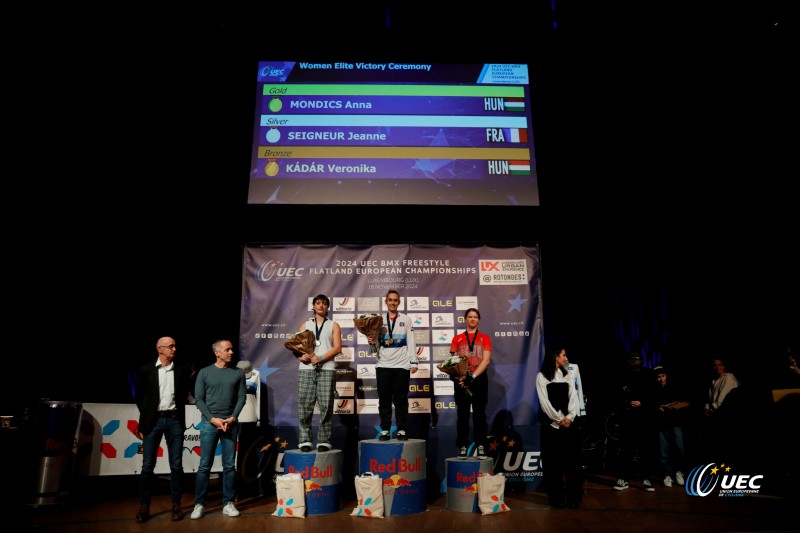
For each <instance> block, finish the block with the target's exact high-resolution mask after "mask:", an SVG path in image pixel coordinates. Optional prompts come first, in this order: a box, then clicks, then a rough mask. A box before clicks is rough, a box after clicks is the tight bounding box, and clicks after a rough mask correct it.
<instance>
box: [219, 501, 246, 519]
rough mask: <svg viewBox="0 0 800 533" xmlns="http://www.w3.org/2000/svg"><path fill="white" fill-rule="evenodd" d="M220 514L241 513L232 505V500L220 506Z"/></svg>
mask: <svg viewBox="0 0 800 533" xmlns="http://www.w3.org/2000/svg"><path fill="white" fill-rule="evenodd" d="M222 514H224V515H225V516H239V515H240V514H242V513H240V512H239V509H237V508H236V506H235V505H233V502H228V503H226V504H225V507H223V508H222Z"/></svg>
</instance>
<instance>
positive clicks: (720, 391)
mask: <svg viewBox="0 0 800 533" xmlns="http://www.w3.org/2000/svg"><path fill="white" fill-rule="evenodd" d="M711 366H713V367H714V377H713V378H712V379H711V386H710V387H709V389H708V401H707V402H706V404H705V407H704V409H705V414H706V417H711V416H713V415H714V414H715V413H716V412H717V411H718V410H719V408H720V407H722V402H724V401H725V398H726V397H727V396H728V394H729V393H730V392H731V391H732V390H733V389H735V388H737V387H738V386H739V381H738V380H737V379H736V376H734V375H733V373H731V372H728V365H727V364H726V362H725V359H723V358H722V357H716V358H714V359H713V360H712V362H711Z"/></svg>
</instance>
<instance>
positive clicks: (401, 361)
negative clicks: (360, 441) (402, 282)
mask: <svg viewBox="0 0 800 533" xmlns="http://www.w3.org/2000/svg"><path fill="white" fill-rule="evenodd" d="M384 302H385V303H386V310H387V312H386V320H385V322H384V324H383V326H382V327H381V329H380V331H379V332H378V333H376V334H374V335H369V336H368V337H367V341H368V342H369V343H370V344H371V345H377V349H378V354H377V355H376V357H377V363H376V364H375V378H376V381H377V385H378V415H379V416H380V419H381V433H380V435H379V436H378V440H382V441H386V440H389V439H390V438H391V430H392V405H394V416H395V422H396V423H397V435H396V437H397V440H400V441H404V440H408V434H407V433H406V423H407V422H408V388H409V385H410V384H411V374H414V373H416V371H417V366H418V364H419V359H418V358H417V346H416V344H415V342H414V326H413V324H412V322H411V318H409V316H408V315H406V314H403V313H400V312H398V311H397V308H398V306H399V305H400V293H399V292H397V291H396V290H394V289H391V290H389V291H388V292H387V293H386V300H384Z"/></svg>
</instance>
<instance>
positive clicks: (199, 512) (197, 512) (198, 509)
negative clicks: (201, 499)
mask: <svg viewBox="0 0 800 533" xmlns="http://www.w3.org/2000/svg"><path fill="white" fill-rule="evenodd" d="M204 514H206V507H205V506H204V505H200V504H199V503H198V504H196V505H195V506H194V511H192V514H191V515H189V518H191V519H192V520H197V519H198V518H203V515H204Z"/></svg>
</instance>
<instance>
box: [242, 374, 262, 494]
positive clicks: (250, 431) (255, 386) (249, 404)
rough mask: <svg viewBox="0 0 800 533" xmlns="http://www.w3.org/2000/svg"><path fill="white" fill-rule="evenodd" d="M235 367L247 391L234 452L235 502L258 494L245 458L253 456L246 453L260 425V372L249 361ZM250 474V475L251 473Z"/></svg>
mask: <svg viewBox="0 0 800 533" xmlns="http://www.w3.org/2000/svg"><path fill="white" fill-rule="evenodd" d="M236 368H239V369H241V371H242V372H244V379H245V392H246V393H247V396H246V399H245V402H244V408H243V409H242V412H241V413H240V414H239V420H238V422H239V445H238V447H237V449H238V452H237V454H236V502H237V503H238V502H239V501H240V500H241V499H243V498H247V497H251V496H258V495H259V494H258V492H259V491H258V489H257V487H256V483H255V481H257V478H256V469H257V466H256V465H255V464H252V463H253V462H254V461H248V464H245V459H246V458H248V457H250V458H255V454H252V453H251V454H247V450H248V449H249V448H250V447H251V446H252V445H253V443H254V442H255V440H256V438H257V437H258V428H259V427H261V374H260V373H259V371H258V370H256V369H254V368H253V363H251V362H250V361H239V362H238V363H236ZM251 474H252V475H251Z"/></svg>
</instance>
